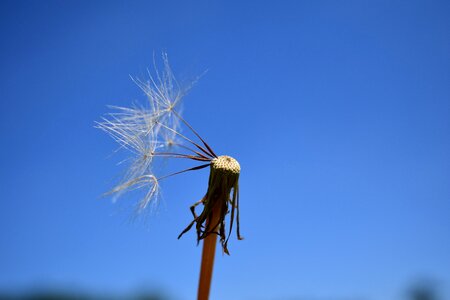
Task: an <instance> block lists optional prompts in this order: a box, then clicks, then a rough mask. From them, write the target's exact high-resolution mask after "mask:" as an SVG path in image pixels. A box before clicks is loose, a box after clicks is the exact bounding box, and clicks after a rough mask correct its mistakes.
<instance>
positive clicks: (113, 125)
mask: <svg viewBox="0 0 450 300" xmlns="http://www.w3.org/2000/svg"><path fill="white" fill-rule="evenodd" d="M162 62H163V68H162V71H159V70H158V68H157V67H156V63H154V65H155V68H154V71H153V72H151V71H148V75H149V78H148V79H147V80H146V81H144V80H141V79H137V78H132V80H133V81H134V82H135V83H136V84H137V85H138V86H139V88H141V90H142V91H143V92H144V93H145V95H146V96H147V102H146V103H145V105H137V104H135V105H134V106H132V107H118V106H111V107H110V108H111V109H113V110H114V111H113V112H111V113H108V114H107V115H106V116H105V117H103V118H102V121H101V122H97V127H98V128H100V129H102V130H103V131H105V132H107V133H108V134H109V135H110V136H111V137H112V138H113V139H114V140H115V141H116V142H118V143H119V145H120V146H121V148H123V149H127V150H129V151H131V152H132V154H133V156H132V158H131V162H130V166H129V168H128V170H127V172H126V174H125V176H124V177H123V179H122V180H121V182H120V183H118V184H117V185H116V186H115V187H114V188H113V189H112V190H111V191H110V194H114V195H115V198H117V197H119V196H120V195H122V194H123V193H124V192H127V191H132V190H136V189H146V193H145V194H144V196H143V198H142V199H141V200H140V201H139V203H138V205H137V210H138V212H141V211H142V210H144V209H145V208H146V207H147V206H148V205H149V203H152V202H153V203H156V202H157V201H156V200H157V198H158V192H159V182H158V179H157V177H156V176H155V174H154V172H153V170H152V168H151V167H152V161H153V159H154V157H155V156H154V153H155V151H160V152H170V151H171V150H170V149H171V148H173V147H174V146H177V145H181V142H182V140H181V139H180V138H179V137H180V134H179V131H180V119H179V117H177V116H176V114H175V113H174V109H175V108H178V107H179V106H180V103H181V100H182V99H183V97H184V96H185V95H186V93H187V92H188V90H189V89H190V87H191V86H192V85H191V86H188V87H187V88H184V89H183V88H181V87H180V85H179V83H178V82H177V80H176V79H175V77H174V75H173V73H172V70H171V68H170V65H169V61H168V58H167V54H166V53H163V54H162ZM178 113H179V112H178ZM181 146H182V145H181Z"/></svg>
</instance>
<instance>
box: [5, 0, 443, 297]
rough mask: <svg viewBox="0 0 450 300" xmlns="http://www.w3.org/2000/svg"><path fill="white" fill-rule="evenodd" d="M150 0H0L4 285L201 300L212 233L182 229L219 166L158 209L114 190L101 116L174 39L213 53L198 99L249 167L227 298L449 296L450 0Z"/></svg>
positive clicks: (199, 53) (218, 144)
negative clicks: (200, 235)
mask: <svg viewBox="0 0 450 300" xmlns="http://www.w3.org/2000/svg"><path fill="white" fill-rule="evenodd" d="M152 2H153V3H152ZM152 2H151V1H144V2H128V1H116V2H111V1H104V2H99V1H94V2H88V1H85V2H84V3H83V2H75V1H63V2H61V1H50V2H49V1H45V2H44V1H27V2H20V1H2V2H1V4H0V36H1V41H0V66H1V67H0V101H1V110H0V133H1V148H0V162H1V164H0V166H1V167H0V190H1V199H0V291H17V290H19V291H22V290H27V289H31V288H33V287H36V286H50V287H68V288H76V289H77V288H79V289H82V290H86V291H93V292H114V293H127V292H129V291H134V290H136V289H140V288H148V289H153V288H156V289H161V290H164V291H165V292H167V293H168V294H169V295H171V296H172V297H173V298H174V299H194V297H195V293H196V289H197V279H198V269H199V261H200V252H201V247H196V243H195V236H194V233H193V232H191V233H189V234H187V235H186V236H184V237H183V238H182V239H181V240H177V239H176V237H177V235H178V234H179V232H180V231H181V230H182V229H183V228H184V227H185V226H186V225H187V223H188V222H189V221H190V219H191V215H190V212H189V206H190V204H191V203H193V202H195V201H197V200H198V199H200V198H201V197H202V196H203V193H204V192H205V189H206V185H207V178H208V172H207V170H203V171H198V172H197V173H193V174H189V175H180V176H178V177H174V178H172V179H171V180H168V181H167V182H165V184H164V185H163V196H164V201H163V202H162V205H161V206H160V207H159V210H158V212H157V213H156V214H155V215H153V216H151V217H150V218H149V219H148V220H147V222H145V223H143V222H137V223H132V224H130V223H129V222H127V220H128V218H129V212H127V211H123V210H126V208H127V203H129V202H131V201H132V200H133V199H129V198H127V197H125V198H123V199H122V201H121V202H120V203H118V204H112V203H111V201H110V199H105V198H101V197H100V195H101V194H102V193H103V192H105V191H107V190H108V189H109V188H111V187H112V186H113V184H114V183H115V180H116V179H117V178H118V176H120V174H121V172H122V169H121V168H120V167H119V166H117V165H116V163H117V162H118V157H116V156H114V155H111V154H112V153H113V150H114V149H116V145H115V144H114V142H113V141H112V140H111V139H110V138H109V137H108V136H107V135H106V134H104V133H103V132H101V131H100V130H97V129H95V128H94V127H93V125H94V121H96V120H99V118H100V116H101V115H102V114H104V113H106V112H108V109H107V108H106V105H108V104H113V105H123V106H126V105H129V104H131V103H132V102H133V101H143V100H144V99H145V98H144V95H143V94H142V92H141V91H140V90H139V89H138V88H137V87H136V85H135V84H134V83H133V82H132V81H131V80H130V78H129V75H134V76H138V77H144V75H145V70H146V68H147V67H151V66H152V55H153V53H154V52H156V53H160V52H161V51H163V50H165V51H167V53H168V55H169V58H170V60H171V64H172V67H173V69H174V72H175V74H176V75H178V77H179V78H181V79H186V80H188V79H190V78H193V77H195V76H196V75H198V74H201V73H202V72H203V71H204V70H208V72H207V73H206V75H205V76H203V77H202V78H201V80H200V81H199V83H198V84H197V85H196V86H195V87H194V89H193V90H192V92H191V93H190V94H189V95H188V97H187V98H186V99H185V102H184V116H185V117H186V118H187V119H188V120H189V121H190V123H192V125H193V126H194V127H195V128H196V129H197V130H198V131H199V132H200V133H201V134H202V135H203V136H204V137H205V139H206V140H207V141H208V142H209V143H210V144H211V145H212V146H213V147H214V149H215V150H216V151H217V152H219V153H220V154H229V155H232V156H234V157H236V158H237V159H238V160H239V162H240V163H241V166H242V175H241V230H242V234H243V235H244V236H245V237H246V239H245V240H244V241H242V242H240V241H237V240H236V239H235V236H234V235H233V237H232V238H231V241H230V243H229V248H230V251H231V256H230V257H226V256H221V255H220V254H219V255H218V257H217V261H216V266H215V274H214V279H213V287H212V299H237V300H239V299H266V300H268V299H287V298H291V299H296V298H297V297H299V298H300V297H303V298H301V299H318V300H320V299H371V300H385V299H403V298H402V297H403V295H404V293H405V291H406V290H407V289H408V288H409V287H410V286H411V285H413V284H414V283H415V282H417V281H420V280H422V279H426V280H431V281H433V282H436V285H437V288H438V289H439V290H440V291H441V293H442V294H443V295H444V297H446V298H447V299H448V297H450V255H449V253H450V184H449V183H450V3H449V2H446V1H373V2H366V1H325V2H316V1H314V2H313V1H309V2H306V1H305V2H301V1H286V2H275V1H274V2H273V3H268V2H259V1H258V2H256V1H247V2H246V3H241V2H240V1H234V2H230V1H222V2H218V1H196V2H191V3H187V2H186V1H178V2H174V1H159V2H156V1H152ZM312 2H313V3H312Z"/></svg>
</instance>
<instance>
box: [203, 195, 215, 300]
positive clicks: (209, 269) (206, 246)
mask: <svg viewBox="0 0 450 300" xmlns="http://www.w3.org/2000/svg"><path fill="white" fill-rule="evenodd" d="M219 221H220V201H218V202H217V204H216V205H215V206H214V208H213V211H212V214H211V215H210V217H209V218H208V219H207V221H206V230H205V232H209V231H210V230H211V228H210V227H214V226H216V224H218V223H219ZM218 227H219V226H216V228H215V233H218V232H219V231H218V230H219V228H218ZM215 233H211V234H208V235H207V236H206V237H205V238H204V239H203V253H202V262H201V267H200V280H199V283H198V295H197V299H198V300H208V299H209V291H210V289H211V279H212V273H213V267H214V256H215V254H216V243H217V234H215Z"/></svg>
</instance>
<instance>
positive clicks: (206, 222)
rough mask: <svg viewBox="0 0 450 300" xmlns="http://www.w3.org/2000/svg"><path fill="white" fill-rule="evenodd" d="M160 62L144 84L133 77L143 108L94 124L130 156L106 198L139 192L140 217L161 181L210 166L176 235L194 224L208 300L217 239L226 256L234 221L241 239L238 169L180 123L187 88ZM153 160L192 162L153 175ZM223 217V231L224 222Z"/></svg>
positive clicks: (202, 295)
mask: <svg viewBox="0 0 450 300" xmlns="http://www.w3.org/2000/svg"><path fill="white" fill-rule="evenodd" d="M162 61H163V71H162V72H160V71H158V68H157V67H156V63H155V62H154V65H155V69H154V71H153V72H150V71H149V72H148V73H149V79H148V80H147V81H142V80H139V79H134V78H132V79H133V81H134V82H135V83H136V84H137V85H138V86H139V88H140V89H141V90H142V91H143V92H144V93H145V94H146V96H147V102H146V105H136V104H135V105H134V106H132V107H115V106H113V107H111V108H112V109H114V112H112V113H109V114H107V115H106V116H105V117H103V118H102V121H101V122H98V123H97V127H98V128H100V129H101V130H103V131H105V132H107V133H108V134H109V135H110V136H111V137H112V138H113V139H114V140H115V141H116V142H118V144H119V145H120V148H119V149H126V150H128V151H129V152H130V153H131V154H132V157H131V160H130V162H129V164H130V166H129V168H128V170H127V172H126V173H125V176H124V177H123V179H122V181H121V182H120V183H119V184H117V185H116V186H115V187H114V188H113V189H112V190H111V191H110V192H109V193H108V194H111V195H113V196H114V199H117V198H118V197H120V196H122V195H123V194H124V193H126V192H129V191H133V190H141V191H144V193H143V196H142V198H141V199H140V200H139V202H138V204H137V206H136V211H137V213H142V212H144V211H145V210H146V209H147V208H148V206H149V205H150V204H151V203H153V204H156V203H157V202H158V194H159V188H160V182H161V181H162V180H164V179H166V178H169V177H171V176H174V175H178V174H181V173H185V172H190V171H195V170H200V169H204V168H207V167H209V168H210V175H209V182H208V189H207V191H206V194H205V195H204V196H203V197H202V198H201V200H200V201H198V202H196V203H194V204H193V205H192V206H191V207H190V210H191V213H192V216H193V220H192V222H191V223H189V224H188V226H187V227H186V228H185V229H184V230H183V231H182V232H181V233H180V234H179V236H178V238H181V237H182V236H183V235H184V234H185V233H186V232H188V231H189V230H190V229H191V228H192V227H193V226H194V225H195V230H196V234H197V244H199V243H200V241H202V240H203V241H204V243H203V254H202V265H201V271H200V283H199V291H198V299H208V297H209V289H210V282H211V275H212V268H213V262H214V254H215V245H216V240H217V236H219V237H220V243H221V245H222V249H223V252H224V253H226V254H229V251H228V239H229V237H230V235H231V232H232V229H233V224H234V222H235V220H236V232H237V238H238V239H239V240H241V239H242V237H241V235H240V228H239V174H240V165H239V163H238V162H237V160H235V159H234V158H232V157H230V156H226V155H222V156H218V155H216V153H215V152H214V151H213V149H212V148H211V147H210V146H209V145H208V143H206V141H205V140H204V139H203V138H202V137H201V136H200V135H199V134H198V133H197V131H195V130H194V128H193V127H192V126H191V125H190V124H189V123H188V122H187V121H186V120H185V119H183V117H182V116H181V113H180V103H181V101H182V99H183V97H184V96H185V95H186V93H187V92H188V91H189V89H190V88H191V87H192V84H191V85H190V86H188V87H187V88H181V85H180V84H179V83H178V81H177V80H176V79H175V77H174V75H173V73H172V70H171V68H170V65H169V61H168V58H167V54H165V53H163V55H162ZM182 125H183V126H185V127H187V129H188V130H189V132H190V133H191V135H193V138H192V139H191V138H189V137H188V136H186V135H184V134H182V133H181V126H182ZM194 140H197V141H194ZM158 158H164V159H168V160H172V159H186V160H189V161H192V162H196V163H197V164H196V165H194V166H192V167H190V168H187V169H183V170H180V171H177V172H175V173H171V174H165V175H162V176H157V175H156V174H155V170H156V169H157V168H156V166H155V163H154V161H155V160H156V159H158ZM200 204H202V205H203V210H202V212H201V213H200V214H199V215H197V212H196V207H197V206H198V205H200ZM227 215H229V227H228V228H226V224H225V221H226V220H225V219H226V217H227ZM227 231H228V234H227Z"/></svg>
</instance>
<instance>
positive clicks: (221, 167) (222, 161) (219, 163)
mask: <svg viewBox="0 0 450 300" xmlns="http://www.w3.org/2000/svg"><path fill="white" fill-rule="evenodd" d="M211 168H213V169H215V170H216V171H219V172H223V173H233V174H239V173H240V172H241V166H240V165H239V163H238V161H237V160H235V159H234V158H232V157H231V156H227V155H222V156H219V157H217V158H214V159H213V160H212V161H211Z"/></svg>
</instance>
